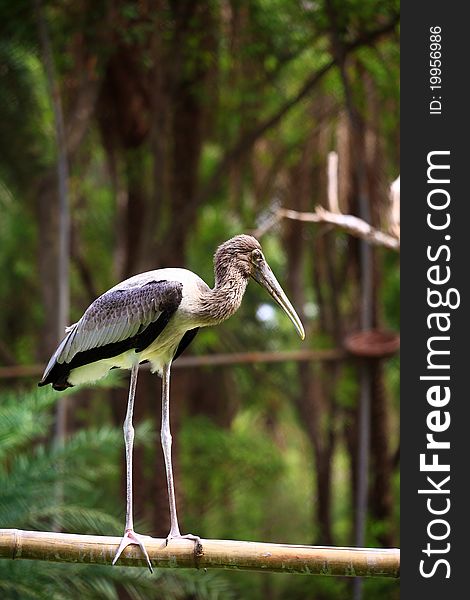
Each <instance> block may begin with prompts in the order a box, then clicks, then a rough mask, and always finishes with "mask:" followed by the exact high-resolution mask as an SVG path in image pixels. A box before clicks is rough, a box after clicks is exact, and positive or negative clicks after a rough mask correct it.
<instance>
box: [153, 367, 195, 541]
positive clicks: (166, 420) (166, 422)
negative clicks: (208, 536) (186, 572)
mask: <svg viewBox="0 0 470 600" xmlns="http://www.w3.org/2000/svg"><path fill="white" fill-rule="evenodd" d="M170 366H171V365H165V366H164V367H163V377H162V428H161V440H162V448H163V456H164V458H165V469H166V480H167V484H168V499H169V501H170V533H169V534H168V536H167V538H166V543H167V544H168V542H169V541H170V540H171V539H173V538H186V539H190V540H194V541H195V542H196V547H198V546H200V545H201V538H200V537H199V536H197V535H193V534H192V533H187V534H186V535H181V533H180V528H179V525H178V516H177V514H176V499H175V485H174V482H173V465H172V462H171V442H172V439H171V432H170Z"/></svg>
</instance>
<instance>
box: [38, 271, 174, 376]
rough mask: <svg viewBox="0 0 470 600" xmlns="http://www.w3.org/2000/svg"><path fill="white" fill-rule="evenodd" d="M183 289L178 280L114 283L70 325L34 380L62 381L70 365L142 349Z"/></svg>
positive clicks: (165, 320) (157, 331) (158, 330)
mask: <svg viewBox="0 0 470 600" xmlns="http://www.w3.org/2000/svg"><path fill="white" fill-rule="evenodd" d="M182 288H183V285H182V283H180V282H178V281H147V282H145V283H143V285H134V286H132V287H123V288H122V289H119V288H113V289H112V290H110V291H108V292H106V293H105V294H103V295H102V296H100V297H99V298H98V299H97V300H95V301H94V302H93V303H92V304H91V305H90V306H89V307H88V309H87V310H86V311H85V313H84V315H83V317H82V318H81V319H80V320H79V321H78V323H76V324H75V325H73V326H72V327H70V328H69V330H68V333H67V336H66V337H65V338H64V340H63V341H62V342H61V344H60V345H59V347H58V348H57V350H56V351H55V353H54V354H53V355H52V357H51V359H50V361H49V364H48V365H47V367H46V370H45V372H44V375H43V378H42V380H41V382H40V383H39V385H46V384H48V383H52V384H55V383H56V382H58V381H61V382H64V384H65V381H66V378H67V375H68V374H69V373H70V370H71V369H74V368H77V367H80V366H83V365H86V364H90V363H92V362H95V361H98V360H101V359H104V358H112V357H113V356H118V355H119V354H122V353H123V352H126V351H127V350H131V349H133V348H134V349H135V350H136V351H139V352H140V351H142V350H144V349H145V348H146V347H147V346H149V345H150V344H151V343H152V342H153V340H155V338H156V337H158V335H160V333H161V332H162V331H163V329H164V328H165V327H166V325H167V323H168V321H169V320H170V318H171V317H172V315H173V314H174V312H175V311H176V310H177V308H178V306H179V305H180V303H181V299H182ZM59 386H62V387H63V384H62V383H60V384H59ZM59 386H57V387H59ZM55 387H56V386H55Z"/></svg>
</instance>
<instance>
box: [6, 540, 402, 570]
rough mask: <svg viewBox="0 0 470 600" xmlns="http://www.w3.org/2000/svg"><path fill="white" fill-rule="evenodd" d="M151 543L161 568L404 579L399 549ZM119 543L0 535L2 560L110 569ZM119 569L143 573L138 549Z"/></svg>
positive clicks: (132, 550)
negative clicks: (49, 562)
mask: <svg viewBox="0 0 470 600" xmlns="http://www.w3.org/2000/svg"><path fill="white" fill-rule="evenodd" d="M201 541H202V547H199V548H197V549H195V544H194V542H193V541H191V540H185V539H179V540H172V541H171V542H170V543H169V544H168V546H165V540H163V539H158V538H150V537H149V538H148V540H147V541H146V542H145V545H146V548H147V551H148V553H149V556H150V559H151V561H152V564H153V565H154V567H156V568H196V569H237V570H246V571H265V572H281V573H301V574H302V573H303V574H310V575H337V576H347V577H399V570H400V551H399V550H398V549H396V548H392V549H380V548H340V547H326V546H294V545H287V544H269V543H260V542H239V541H234V540H201ZM119 542H120V538H118V537H108V536H95V535H77V534H69V533H52V532H47V531H23V530H20V529H0V558H10V559H31V560H46V561H53V562H75V563H77V562H78V563H93V564H101V565H111V561H112V560H113V557H114V555H115V553H116V549H117V547H118V545H119ZM119 564H121V565H126V566H132V567H144V566H146V561H145V559H144V558H143V556H142V553H141V550H140V548H139V547H138V546H135V545H133V546H128V547H127V548H126V549H125V550H124V552H123V554H122V557H121V558H120V559H119Z"/></svg>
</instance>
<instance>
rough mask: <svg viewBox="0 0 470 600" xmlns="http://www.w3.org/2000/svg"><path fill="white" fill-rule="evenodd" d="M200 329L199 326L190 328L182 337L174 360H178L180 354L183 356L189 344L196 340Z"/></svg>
mask: <svg viewBox="0 0 470 600" xmlns="http://www.w3.org/2000/svg"><path fill="white" fill-rule="evenodd" d="M198 331H199V327H195V328H194V329H189V330H188V331H187V332H186V333H185V334H184V335H183V337H182V338H181V341H180V343H179V344H178V348H176V352H175V355H174V357H173V360H176V359H177V358H178V356H181V354H183V352H184V351H185V350H186V348H187V347H188V346H189V344H190V343H191V342H192V341H193V340H194V338H195V337H196V335H197V332H198Z"/></svg>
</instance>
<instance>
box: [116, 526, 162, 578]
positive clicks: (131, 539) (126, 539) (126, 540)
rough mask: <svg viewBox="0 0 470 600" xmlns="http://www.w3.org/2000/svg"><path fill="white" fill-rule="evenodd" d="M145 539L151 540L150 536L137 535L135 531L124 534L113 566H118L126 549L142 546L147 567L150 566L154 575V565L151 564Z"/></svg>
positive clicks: (127, 531)
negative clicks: (130, 546)
mask: <svg viewBox="0 0 470 600" xmlns="http://www.w3.org/2000/svg"><path fill="white" fill-rule="evenodd" d="M145 538H147V539H151V537H150V536H148V535H140V534H138V533H136V532H135V531H134V530H133V529H128V530H126V531H125V532H124V535H123V536H122V539H121V543H120V544H119V548H118V549H117V552H116V554H115V555H114V558H113V563H112V564H113V565H115V564H116V562H117V560H118V558H119V557H120V556H121V554H122V552H123V550H124V549H125V548H127V546H129V545H130V544H137V545H138V546H140V549H141V550H142V554H143V555H144V556H145V558H146V560H147V565H148V568H149V569H150V573H153V567H152V563H151V562H150V558H149V555H148V552H147V548H146V547H145V545H144V540H145Z"/></svg>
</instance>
